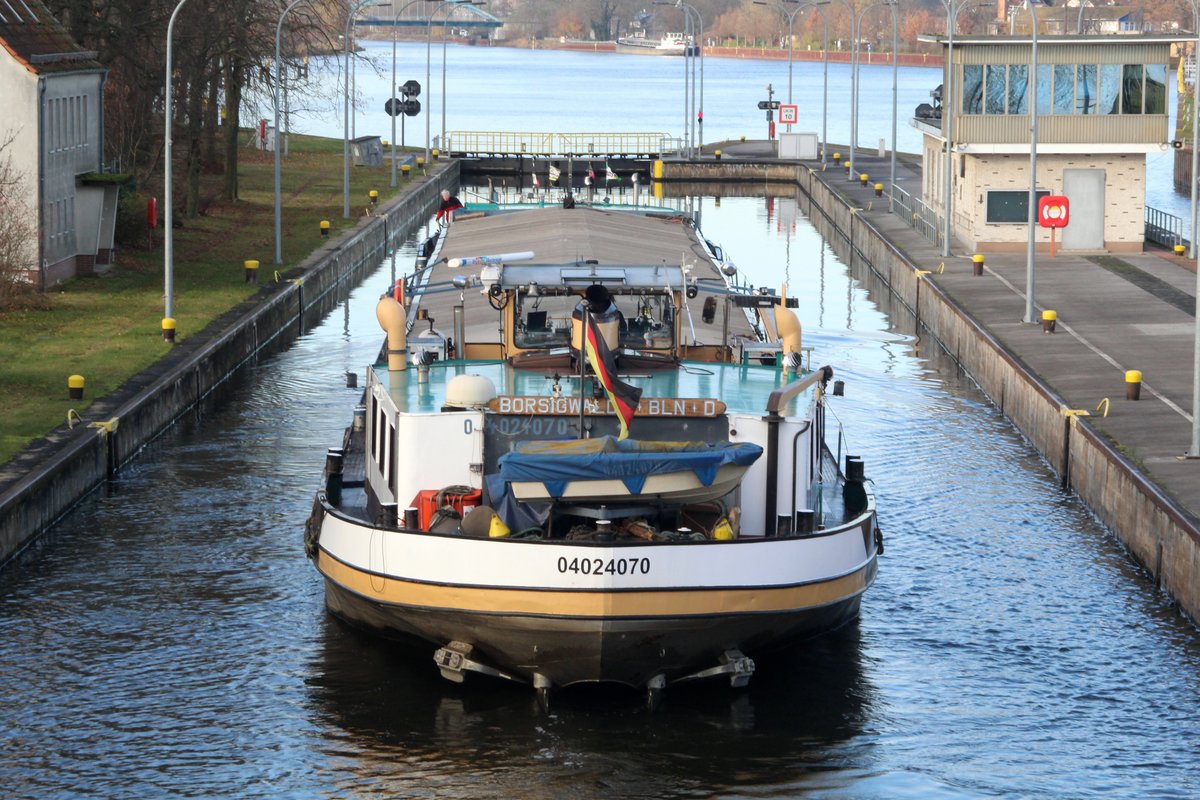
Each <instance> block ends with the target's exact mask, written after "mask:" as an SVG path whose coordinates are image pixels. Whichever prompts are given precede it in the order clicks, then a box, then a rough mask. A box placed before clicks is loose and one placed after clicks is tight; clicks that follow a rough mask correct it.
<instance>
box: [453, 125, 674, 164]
mask: <svg viewBox="0 0 1200 800" xmlns="http://www.w3.org/2000/svg"><path fill="white" fill-rule="evenodd" d="M440 144H442V145H444V149H445V150H446V152H447V153H449V154H455V155H479V156H541V157H555V156H558V157H566V156H576V157H583V158H586V157H592V158H604V157H606V156H608V157H617V156H623V157H636V156H642V157H646V158H656V157H658V156H661V155H662V154H663V153H668V152H671V151H672V150H673V149H676V147H677V145H676V144H675V140H674V139H672V138H671V137H670V136H668V135H667V134H665V133H552V132H546V131H449V132H447V133H446V137H445V140H444V141H443V142H441V143H440Z"/></svg>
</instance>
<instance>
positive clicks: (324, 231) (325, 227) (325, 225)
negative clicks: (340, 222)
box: [321, 219, 329, 239]
mask: <svg viewBox="0 0 1200 800" xmlns="http://www.w3.org/2000/svg"><path fill="white" fill-rule="evenodd" d="M321 238H323V239H328V238H329V220H327V219H323V220H321Z"/></svg>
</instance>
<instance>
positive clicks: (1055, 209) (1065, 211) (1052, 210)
mask: <svg viewBox="0 0 1200 800" xmlns="http://www.w3.org/2000/svg"><path fill="white" fill-rule="evenodd" d="M1070 218H1071V204H1070V202H1068V201H1067V198H1066V197H1064V196H1063V195H1061V194H1050V195H1046V196H1045V197H1043V198H1041V199H1039V200H1038V224H1039V225H1041V226H1042V227H1043V228H1065V227H1067V222H1068V221H1070Z"/></svg>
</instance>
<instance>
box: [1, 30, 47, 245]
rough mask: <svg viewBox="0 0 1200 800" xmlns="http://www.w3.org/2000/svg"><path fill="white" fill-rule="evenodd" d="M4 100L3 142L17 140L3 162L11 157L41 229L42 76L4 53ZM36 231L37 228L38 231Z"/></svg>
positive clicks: (29, 215) (22, 196) (22, 200)
mask: <svg viewBox="0 0 1200 800" xmlns="http://www.w3.org/2000/svg"><path fill="white" fill-rule="evenodd" d="M0 97H2V98H4V113H3V114H2V115H0V142H2V141H6V140H8V139H9V138H10V137H13V141H12V142H11V143H10V144H9V145H8V148H7V149H6V150H5V151H4V153H2V154H0V160H2V159H4V158H5V157H11V165H12V167H13V169H14V170H15V171H16V172H17V173H18V174H19V176H20V178H21V181H20V187H19V189H18V190H17V195H18V198H17V199H18V203H19V205H20V207H21V208H23V209H24V211H23V212H22V215H23V216H24V218H25V219H27V220H28V221H30V222H31V223H32V224H33V225H34V226H36V225H37V222H38V216H37V206H38V190H37V188H38V187H37V171H38V117H37V109H38V76H37V75H35V74H33V73H32V72H30V71H29V69H28V68H26V67H25V65H24V64H22V63H20V62H19V61H17V60H16V59H14V58H13V57H12V56H11V55H9V53H8V52H7V51H5V50H3V49H0ZM35 229H36V227H35ZM27 246H28V254H27V260H28V263H29V267H30V269H36V267H37V264H38V247H37V237H36V236H34V237H30V238H29V240H28V243H27Z"/></svg>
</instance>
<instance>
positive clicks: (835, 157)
mask: <svg viewBox="0 0 1200 800" xmlns="http://www.w3.org/2000/svg"><path fill="white" fill-rule="evenodd" d="M841 163H842V154H841V153H834V154H833V165H834V166H835V167H836V166H839V165H840V164H841Z"/></svg>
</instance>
